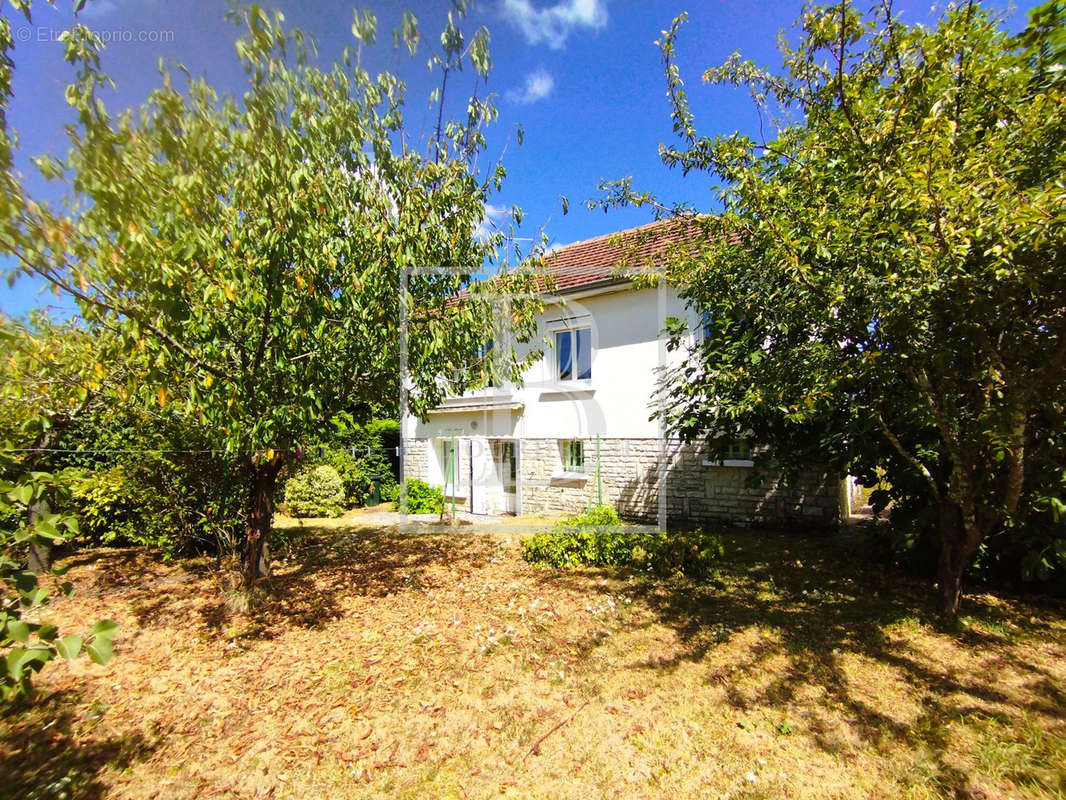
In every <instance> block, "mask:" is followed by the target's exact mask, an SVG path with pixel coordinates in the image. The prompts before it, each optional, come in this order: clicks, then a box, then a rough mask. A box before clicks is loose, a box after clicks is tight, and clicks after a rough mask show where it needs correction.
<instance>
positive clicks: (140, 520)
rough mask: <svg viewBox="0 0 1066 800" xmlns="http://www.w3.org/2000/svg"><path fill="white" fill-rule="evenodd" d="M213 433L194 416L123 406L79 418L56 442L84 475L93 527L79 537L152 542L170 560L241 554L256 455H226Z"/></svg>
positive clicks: (61, 464)
mask: <svg viewBox="0 0 1066 800" xmlns="http://www.w3.org/2000/svg"><path fill="white" fill-rule="evenodd" d="M212 436H213V432H212V431H211V430H210V429H209V428H206V427H201V426H199V425H197V424H195V423H193V422H192V421H190V420H188V419H184V418H178V417H151V418H145V417H144V416H143V415H141V414H138V413H135V412H134V411H131V410H128V409H125V410H124V409H122V408H111V407H109V408H106V409H103V410H101V411H100V412H98V413H94V414H89V415H85V416H83V417H79V418H77V419H75V420H74V421H73V422H72V423H71V424H70V425H69V426H68V427H67V428H66V429H65V430H64V431H63V434H62V437H61V438H60V439H59V440H58V442H57V443H56V446H57V447H59V448H63V449H67V450H69V451H70V452H67V453H65V454H63V455H61V456H57V457H56V458H55V459H54V462H53V466H54V467H55V468H70V469H76V470H78V471H79V472H80V475H79V477H78V478H76V479H75V480H74V481H73V483H72V487H71V488H72V495H73V503H74V508H73V511H74V512H75V513H76V514H77V515H79V516H82V517H84V519H85V524H83V525H82V535H80V536H79V537H76V539H75V542H76V543H81V544H89V545H93V544H106V545H130V544H134V545H148V546H150V547H153V548H157V549H159V550H160V551H162V553H163V555H164V557H170V556H173V555H178V554H181V555H189V554H193V553H213V554H223V553H234V552H238V551H239V549H240V545H241V542H242V541H243V538H244V532H245V531H244V512H245V506H246V504H247V502H248V460H247V459H246V458H242V457H239V456H229V455H226V454H224V453H221V452H220V451H219V449H217V442H216V441H215V440H214V439H213V438H211V437H212ZM83 448H84V449H83Z"/></svg>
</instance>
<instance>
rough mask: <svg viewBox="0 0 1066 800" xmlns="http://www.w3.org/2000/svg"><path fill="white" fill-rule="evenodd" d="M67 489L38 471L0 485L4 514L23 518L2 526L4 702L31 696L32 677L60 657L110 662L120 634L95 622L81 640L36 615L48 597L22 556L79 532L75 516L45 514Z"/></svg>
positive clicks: (66, 590) (0, 685)
mask: <svg viewBox="0 0 1066 800" xmlns="http://www.w3.org/2000/svg"><path fill="white" fill-rule="evenodd" d="M63 487H64V481H63V477H62V476H57V475H52V474H50V473H46V472H34V473H32V474H30V475H28V476H26V477H25V478H24V479H23V480H21V481H19V482H17V483H12V482H8V481H3V482H0V514H2V515H3V516H4V518H6V519H12V518H15V519H18V520H20V522H19V524H17V525H7V524H5V525H3V526H2V527H0V655H2V656H3V660H4V667H5V668H4V670H3V673H2V677H0V698H2V699H3V700H4V701H12V700H15V699H17V698H20V697H25V696H26V695H28V694H29V693H30V691H31V689H32V682H31V681H32V677H33V674H34V673H35V672H40V671H41V669H42V668H43V667H44V666H45V664H47V663H48V662H49V661H51V660H52V659H54V658H56V657H57V656H62V657H63V658H66V659H73V658H77V657H78V656H79V655H80V654H81V653H83V652H85V653H87V654H88V655H89V658H91V659H92V660H93V661H95V662H96V663H98V664H106V663H107V662H108V660H109V659H110V658H111V653H112V649H113V648H112V644H111V639H112V637H113V636H114V635H115V632H116V631H117V625H115V623H114V622H111V621H109V620H103V621H101V622H97V623H96V624H95V625H94V626H93V627H92V629H91V630H90V632H89V634H88V636H86V637H82V636H79V635H78V634H74V633H68V634H66V635H60V631H59V630H58V628H57V627H56V626H55V625H50V624H47V623H42V622H38V621H37V613H36V612H37V610H38V609H39V608H41V607H42V606H45V605H47V604H48V602H49V597H50V594H49V591H48V589H46V588H45V587H43V586H42V585H41V584H40V581H39V579H38V576H37V575H35V574H34V573H33V572H31V571H30V570H28V569H26V568H25V566H24V561H23V558H22V556H23V555H24V553H25V550H26V548H27V547H28V546H29V545H31V544H36V545H47V546H53V545H56V544H60V543H62V542H63V541H64V540H65V538H66V537H67V536H68V535H70V534H72V533H76V532H77V530H78V526H77V521H76V520H75V518H74V517H72V516H70V515H69V514H61V513H56V512H50V511H47V510H43V509H45V508H47V507H48V506H47V505H44V504H49V501H50V504H51V505H56V504H57V501H58V499H59V498H58V497H57V494H59V493H61V492H62V490H63ZM31 509H34V512H33V513H32V514H31ZM64 571H65V570H64V569H59V568H56V567H53V568H52V569H51V574H52V575H53V576H56V577H58V576H60V575H62V574H63V572H64ZM58 588H59V590H60V592H61V593H63V594H70V593H71V591H72V590H73V587H72V586H71V585H70V584H69V583H64V584H61V585H59V587H58ZM27 617H28V618H27Z"/></svg>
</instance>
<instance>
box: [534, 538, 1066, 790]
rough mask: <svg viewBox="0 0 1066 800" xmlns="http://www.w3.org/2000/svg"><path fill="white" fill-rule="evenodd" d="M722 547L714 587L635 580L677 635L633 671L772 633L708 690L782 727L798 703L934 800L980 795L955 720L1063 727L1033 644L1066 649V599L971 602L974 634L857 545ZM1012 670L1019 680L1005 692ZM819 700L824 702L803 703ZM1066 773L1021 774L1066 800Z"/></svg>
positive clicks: (777, 541) (799, 723)
mask: <svg viewBox="0 0 1066 800" xmlns="http://www.w3.org/2000/svg"><path fill="white" fill-rule="evenodd" d="M723 538H724V540H725V547H726V555H725V557H724V558H723V560H722V563H721V570H720V573H719V576H718V577H717V578H716V579H713V580H709V581H706V582H704V583H695V582H692V581H687V580H683V579H672V580H654V579H648V578H645V577H642V576H632V577H633V578H634V579H633V580H631V581H629V582H627V585H626V589H625V591H626V593H627V594H629V595H630V596H632V597H634V598H635V599H637V598H639V600H640V601H641V605H643V606H644V607H645V608H647V609H649V610H650V612H651V615H652V617H653V618H654V620H655V621H656V622H658V623H660V624H662V625H665V626H666V627H668V628H671V629H672V630H673V631H674V632H675V634H676V636H677V641H676V646H673V647H671V648H669V649H668V650H667V651H666V652H665V653H662V652H660V653H655V654H651V655H648V654H638V655H634V660H633V662H631V664H630V666H631V667H632V668H636V669H647V670H653V671H655V672H657V673H669V672H671V671H674V670H676V669H678V668H679V667H680V666H681V665H682V664H685V663H701V662H703V661H704V659H705V658H706V657H707V656H708V655H709V654H710V653H711V652H712V651H714V650H715V649H716V648H718V647H720V646H721V647H726V646H727V643H729V642H730V640H732V639H734V637H742V636H744V634H745V633H746V632H750V631H754V630H756V629H757V630H758V631H760V632H761V634H762V635H761V636H760V637H758V638H755V639H754V641H752V642H751V643H750V644H745V645H743V646H739V644H738V646H737V647H735V648H734V649H733V650H732V651H731V652H733V653H735V654H736V655H735V657H734V658H733V659H732V660H730V661H729V662H727V663H725V664H721V663H719V664H718V666H716V667H713V668H712V667H708V673H707V675H706V678H705V682H706V683H707V684H709V685H710V684H715V685H719V686H721V687H723V688H724V696H725V700H726V702H727V703H728V704H729V705H730V706H732V707H733V708H735V709H736V710H737V711H738V712H744V711H755V710H758V711H763V712H765V714H766V715H778V716H782V715H784V714H785V713H786V712H785V711H784V710H783V709H786V708H788V707H790V706H791V707H792V708H793V709H794V710H795V711H794V713H798V714H800V715H802V716H803V719H801V720H793V723H794V724H796V727H797V730H800V729H802V731H803V732H804V733H805V734H806V735H809V736H810V737H811V738H812V739H813V740H814V741H815V742H816V744H817V745H818V747H820V748H821V749H822V750H823V751H825V752H826V753H830V754H833V755H838V754H840V753H841V752H842V751H843V750H845V749H847V748H848V747H850V746H851V745H849V744H848V742H849V741H854V740H855V739H858V740H859V741H861V742H862V743H863V746H867V747H870V748H872V749H874V750H875V751H878V752H882V753H887V752H889V751H894V752H897V753H898V752H899V751H900V750H904V751H907V752H909V753H911V754H912V755H913V756H914V757H915V758H919V757H920V758H921V759H923V760H924V761H925V764H926V767H925V768H926V769H927V770H928V772H929V774H928V776H927V777H928V780H929V781H930V782H931V783H932V784H933V785H934V786H935V787H936V789H937V791H938V792H944V793H947V794H949V795H952V794H954V796H960V797H966V796H974V797H980V796H983V795H982V793H981V790H980V789H974V788H973V786H972V782H971V780H970V778H969V776H968V775H967V774H965V773H964V772H963V771H961V770H960V768H959V767H958V765H957V760H956V759H955V758H953V757H949V755H948V750H949V749H950V748H951V747H952V742H951V737H952V733H951V731H952V725H953V724H955V723H958V722H959V721H960V720H961V719H963V718H966V719H969V720H979V721H981V724H984V723H985V722H989V723H999V724H1001V725H1005V726H1008V727H1009V726H1011V725H1012V724H1015V723H1017V722H1019V720H1025V719H1028V720H1031V719H1042V720H1044V723H1045V725H1046V727H1054V726H1057V724H1058V723H1060V722H1061V721H1063V720H1066V693H1064V692H1063V691H1062V689H1061V688H1060V685H1059V683H1058V681H1057V680H1056V676H1055V675H1054V674H1053V673H1051V672H1049V671H1048V670H1047V669H1045V668H1043V667H1041V666H1039V665H1038V664H1034V663H1032V660H1031V658H1030V654H1031V653H1032V650H1031V649H1030V648H1029V645H1028V643H1033V642H1040V643H1043V644H1045V645H1047V646H1050V647H1054V648H1056V649H1057V650H1058V651H1060V652H1062V653H1066V635H1064V631H1063V629H1062V628H1061V627H1056V626H1054V625H1052V624H1051V623H1050V622H1049V621H1048V616H1049V615H1050V616H1051V617H1059V618H1061V616H1062V609H1061V608H1060V607H1059V605H1058V604H1056V603H1050V604H1048V607H1047V608H1044V607H1039V606H1033V605H1032V604H1031V600H1030V601H1027V602H1020V601H1016V600H1005V601H998V600H996V599H994V598H989V597H988V596H982V595H978V596H971V597H968V598H967V600H966V608H965V610H964V613H965V614H967V615H969V617H968V618H969V619H970V620H971V622H972V623H973V622H975V623H977V624H971V625H969V626H967V627H961V628H954V627H950V626H945V625H944V624H943V623H942V622H941V621H940V619H939V617H938V616H937V615H936V613H935V609H934V606H933V602H932V601H933V592H932V588H931V586H930V585H929V584H928V583H926V582H923V581H917V580H914V579H911V578H909V577H907V576H904V575H902V574H899V573H898V572H895V571H892V570H888V569H886V568H883V567H880V566H875V565H872V564H870V562H869V557H868V556H867V555H865V554H864V547H865V543H864V542H865V540H864V539H863V538H862V534H855V535H849V534H841V535H839V536H837V537H832V538H827V537H825V536H810V535H808V536H800V535H795V534H792V535H783V534H779V533H766V532H759V531H745V532H742V533H726V534H724V535H723ZM604 574H607V573H604ZM542 580H544V581H545V582H551V583H552V584H554V585H556V586H558V585H559V584H563V585H571V586H572V588H574V589H575V590H581V591H585V592H588V591H589V590H590V589H593V590H595V589H594V587H593V586H591V585H590V584H593V583H596V584H598V583H599V582H598V581H590V580H589V577H588V576H587V575H586V576H578V575H576V574H567V573H559V572H555V573H545V574H544V577H543V578H542ZM600 591H603V592H610V591H612V589H610V588H607V587H603V588H600ZM995 631H1001V632H1002V633H995ZM750 639H752V637H750V636H749V637H747V638H744V639H743V640H742V639H739V638H738V639H737V640H736V641H737V642H738V643H739V642H741V641H743V642H748V641H749V640H750ZM1008 671H1009V672H1011V673H1013V674H1015V675H1017V674H1021V675H1022V676H1024V679H1023V680H1021V681H1020V682H1018V681H1015V683H1014V684H1010V683H1001V682H1000V680H999V679H1000V677H1001V676H1002V675H1003V674H1004V673H1006V672H1008ZM812 696H816V697H819V698H820V699H819V700H818V701H817V702H816V703H814V702H812V701H810V700H809V699H805V698H810V697H812ZM897 703H901V704H902V706H906V708H903V707H901V706H897V705H896V704H897ZM841 725H842V726H843V728H844V729H846V730H843V731H842V729H841V727H840V726H841ZM844 734H846V735H844ZM1063 747H1064V748H1066V743H1064V744H1063ZM1058 775H1059V777H1058V778H1057V779H1056V777H1055V771H1054V770H1043V771H1040V770H1034V771H1031V772H1025V771H1024V770H1023V771H1022V773H1021V776H1020V777H1021V778H1022V779H1023V780H1024V781H1025V782H1028V783H1029V784H1031V785H1034V786H1038V787H1040V788H1041V789H1042V790H1044V791H1050V792H1052V793H1054V792H1066V771H1063V770H1059V772H1058Z"/></svg>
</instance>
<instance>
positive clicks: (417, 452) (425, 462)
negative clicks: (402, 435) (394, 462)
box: [403, 439, 432, 481]
mask: <svg viewBox="0 0 1066 800" xmlns="http://www.w3.org/2000/svg"><path fill="white" fill-rule="evenodd" d="M430 447H432V442H431V441H430V440H429V439H408V440H407V441H406V442H405V443H404V448H405V449H404V456H403V463H404V474H405V476H406V477H408V478H418V479H420V480H423V481H428V480H429V448H430Z"/></svg>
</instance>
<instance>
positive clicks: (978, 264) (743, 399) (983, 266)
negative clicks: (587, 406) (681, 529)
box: [605, 1, 1066, 614]
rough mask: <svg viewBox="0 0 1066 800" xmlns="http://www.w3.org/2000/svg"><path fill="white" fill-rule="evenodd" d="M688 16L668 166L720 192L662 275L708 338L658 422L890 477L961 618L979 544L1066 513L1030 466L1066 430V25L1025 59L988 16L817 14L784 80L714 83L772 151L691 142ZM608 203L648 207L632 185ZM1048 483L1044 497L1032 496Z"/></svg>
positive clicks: (1021, 44) (686, 364)
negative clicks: (913, 514)
mask: <svg viewBox="0 0 1066 800" xmlns="http://www.w3.org/2000/svg"><path fill="white" fill-rule="evenodd" d="M1056 8H1057V6H1056ZM683 19H684V18H683V17H680V18H678V19H677V20H675V23H674V25H673V26H672V28H671V29H670V30H669V31H667V32H666V33H665V34H664V37H663V39H662V40H661V46H662V52H663V62H664V65H665V68H666V79H667V86H668V91H669V96H670V99H671V102H672V116H673V121H674V130H675V132H676V133H677V134H678V135H679V137H680V139H681V142H682V144H681V146H680V147H665V148H664V149H663V151H662V156H663V160H664V162H665V163H666V164H667V165H668V166H670V167H676V168H680V169H681V170H682V171H683V172H685V173H693V172H704V173H707V174H708V175H709V176H711V177H712V178H713V179H714V180H716V181H717V182H720V183H721V184H722V186H723V188H722V189H721V191H720V199H721V202H722V206H723V211H722V213H721V214H719V215H716V216H713V217H702V218H699V220H698V224H699V225H700V226H701V228H702V235H701V239H700V244H699V246H698V248H695V251H696V252H693V250H691V249H690V250H689V251H687V253H679V254H678V255H677V256H676V257H675V258H674V259H673V260H672V262H671V263H670V264H668V265H666V267H665V271H666V273H667V277H668V278H669V279H670V280H672V281H673V282H675V283H676V285H678V286H679V287H680V290H681V292H682V294H683V296H684V297H685V298H686V299H687V300H688V301H689V303H690V304H691V305H692V306H694V307H696V308H698V309H699V310H701V311H703V312H705V313H708V314H710V315H711V318H712V320H713V330H712V334H711V335H710V336H708V337H706V339H705V340H704V341H703V342H701V343H700V344H699V345H698V346H692V345H691V344H689V343H690V342H691V341H692V337H691V335H690V332H689V331H688V330H687V329H686V327H687V326H686V325H685V324H684V323H683V322H682V321H680V320H675V321H673V322H672V324H671V326H670V332H671V338H672V342H671V346H672V347H673V348H674V349H685V348H689V347H691V348H692V356H693V357H692V358H691V359H687V360H684V361H683V362H682V363H681V364H680V366H678V367H677V368H676V369H674V370H673V371H672V372H671V374H670V375H669V376H668V380H667V382H666V384H665V388H664V391H665V392H667V393H668V394H669V397H670V403H669V404H668V406H669V407H668V409H667V410H666V412H665V415H666V422H667V424H668V426H669V427H670V428H671V429H672V430H673V431H675V432H676V433H678V434H679V435H681V436H683V437H685V438H687V439H702V438H709V439H712V440H721V441H727V440H730V439H733V438H736V437H737V436H738V435H739V434H740V433H741V432H750V433H751V434H753V438H754V439H755V440H756V441H758V442H761V443H767V444H772V445H773V447H771V448H769V449H768V450H767V453H766V455H767V457H773V458H776V459H778V460H779V461H780V462H782V463H784V464H786V465H787V466H790V467H792V468H800V467H802V466H803V465H805V464H810V463H812V462H815V463H821V464H823V465H825V464H828V465H829V466H831V467H833V468H836V469H839V470H840V471H841V472H843V471H845V470H848V471H850V472H851V473H852V474H855V475H857V476H858V477H859V478H860V479H861V480H864V481H866V480H868V479H872V477H873V475H874V474H875V472H876V470H877V469H878V468H883V469H884V470H885V471H886V473H887V475H888V480H889V483H890V484H891V487H892V488H891V492H892V497H893V498H894V499H896V500H897V501H901V500H903V499H905V498H915V499H916V501H917V502H919V503H921V504H924V505H925V506H926V507H928V509H929V512H930V514H929V516H928V517H927V518H928V519H935V520H936V525H937V528H938V531H939V533H938V539H939V545H940V546H939V556H938V561H939V568H938V576H939V592H940V603H941V607H942V609H943V611H944V612H946V613H948V614H954V613H956V612H957V608H958V602H959V597H960V593H961V576H962V574H963V570H964V569H965V567H966V565H967V564H969V563H970V561H971V560H972V559H973V557H974V556H975V555H976V554H977V553H978V551H979V549H980V547H981V546H982V544H983V543H985V542H987V541H988V539H989V537H990V536H992V535H993V534H995V533H996V532H998V531H1007V532H1009V535H1015V534H1016V533H1017V531H1018V527H1017V524H1016V523H1018V522H1020V521H1021V519H1022V518H1023V517H1024V516H1025V514H1024V509H1025V507H1026V503H1027V502H1030V501H1032V502H1034V504H1038V503H1039V502H1044V503H1045V505H1048V504H1052V505H1053V504H1054V502H1059V503H1061V501H1062V499H1063V496H1064V495H1063V489H1064V485H1063V483H1062V481H1061V480H1060V477H1059V476H1058V474H1057V471H1056V475H1055V478H1054V480H1053V481H1052V482H1051V483H1052V484H1053V485H1048V484H1045V483H1044V482H1043V479H1042V478H1040V477H1038V475H1037V474H1036V472H1035V469H1034V468H1035V467H1036V466H1037V464H1038V463H1043V464H1047V463H1049V457H1050V456H1051V451H1052V450H1053V449H1054V448H1051V447H1049V446H1048V444H1047V441H1048V437H1049V436H1052V435H1057V436H1059V437H1060V438H1061V435H1062V430H1063V424H1064V419H1066V412H1064V406H1063V404H1062V397H1063V396H1064V394H1066V393H1064V390H1066V314H1064V313H1063V309H1064V308H1066V269H1064V266H1066V265H1064V263H1063V259H1064V258H1066V247H1064V245H1066V241H1064V236H1066V225H1063V222H1064V220H1066V218H1064V213H1066V212H1064V209H1066V184H1063V182H1062V180H1061V176H1062V174H1063V171H1064V168H1066V147H1064V143H1066V102H1064V97H1063V91H1064V88H1066V84H1064V82H1063V79H1064V78H1066V72H1064V71H1063V70H1062V65H1061V63H1056V64H1054V65H1050V64H1049V63H1048V54H1049V53H1050V54H1054V53H1059V54H1060V55H1061V52H1062V49H1061V41H1062V32H1063V27H1062V14H1061V13H1056V14H1051V15H1046V14H1045V15H1044V17H1042V18H1041V24H1040V25H1039V26H1033V27H1031V28H1030V30H1029V31H1027V33H1026V35H1025V36H1024V37H1023V38H1022V39H1021V40H1018V39H1014V38H1012V37H1011V36H1010V35H1009V34H1008V33H1007V32H1006V31H1004V30H1003V29H1002V28H1000V27H999V25H998V24H997V23H996V21H995V20H993V19H992V18H990V16H989V15H988V14H987V13H986V12H985V11H984V9H982V8H981V6H980V5H979V4H978V3H967V4H964V5H962V6H955V5H950V6H948V7H947V8H946V9H945V10H944V11H943V13H942V14H941V17H940V19H939V21H938V24H937V25H936V26H935V27H932V28H930V27H926V26H921V25H915V26H908V25H905V24H904V23H903V22H902V21H901V20H900V19H899V18H898V17H896V16H894V15H893V12H892V10H891V4H885V5H884V6H882V7H880V8H879V9H875V10H874V11H872V12H871V13H870V15H868V16H864V15H863V14H861V13H860V12H859V11H857V10H856V9H855V8H853V7H852V5H851V4H850V3H848V2H846V1H845V2H841V3H840V4H838V5H835V6H832V7H811V8H808V9H806V10H805V12H804V15H803V17H802V18H801V19H800V21H799V26H798V30H799V31H800V40H799V41H798V42H797V43H795V44H789V43H788V42H783V43H782V45H781V46H782V54H783V60H784V69H783V70H782V71H779V72H771V71H768V70H764V69H761V68H759V67H757V66H756V65H754V64H752V63H750V62H747V61H744V60H742V59H741V58H740V56H739V55H734V56H733V57H732V58H730V59H729V60H728V61H727V62H726V63H724V64H723V65H722V66H720V67H717V68H712V69H709V70H708V71H707V72H706V73H705V74H704V80H705V81H707V82H709V83H713V84H717V85H724V86H743V87H747V88H748V89H749V90H750V91H751V93H752V97H753V99H754V101H755V103H756V105H757V107H758V109H759V112H760V114H765V115H767V116H768V117H769V119H770V120H772V121H774V122H775V123H776V128H774V129H772V130H771V131H770V132H769V133H768V135H767V138H766V139H760V140H756V139H753V138H751V137H749V136H745V135H743V134H740V133H737V134H733V135H730V136H723V137H718V138H706V137H701V136H699V135H698V134H697V132H696V129H695V124H694V117H693V114H692V112H691V110H690V107H689V104H688V98H687V95H686V93H685V90H684V87H683V83H682V80H681V77H680V74H679V71H678V68H677V66H676V64H675V63H674V48H675V41H676V37H677V34H678V30H679V27H680V25H681V23H682V21H683ZM1052 40H1053V41H1054V42H1055V43H1057V45H1056V46H1054V47H1052V46H1045V44H1047V43H1048V42H1052ZM1052 67H1054V68H1052ZM605 202H606V203H607V204H612V203H622V204H624V203H644V202H652V201H651V200H650V199H649V198H648V196H646V195H637V194H634V193H633V192H632V190H631V189H630V188H629V187H628V186H626V185H624V184H616V185H614V187H613V194H612V195H611V196H609V197H608V198H607V199H606V201H605ZM658 207H659V208H660V210H662V211H669V210H670V209H668V208H667V207H666V206H664V205H663V204H661V203H660V204H658ZM1041 451H1043V453H1044V455H1040V453H1041ZM1060 463H1061V462H1060ZM1037 484H1041V485H1042V487H1043V488H1041V489H1040V490H1039V492H1041V493H1046V494H1044V495H1043V496H1044V497H1045V498H1046V500H1044V501H1039V500H1036V499H1035V495H1034V494H1030V495H1026V494H1025V492H1027V491H1032V490H1034V489H1035V488H1036V486H1037Z"/></svg>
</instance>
